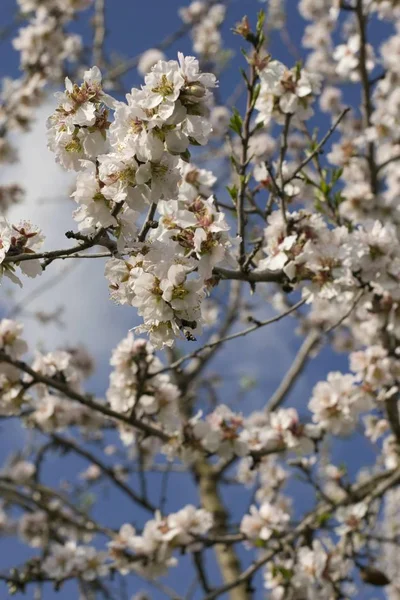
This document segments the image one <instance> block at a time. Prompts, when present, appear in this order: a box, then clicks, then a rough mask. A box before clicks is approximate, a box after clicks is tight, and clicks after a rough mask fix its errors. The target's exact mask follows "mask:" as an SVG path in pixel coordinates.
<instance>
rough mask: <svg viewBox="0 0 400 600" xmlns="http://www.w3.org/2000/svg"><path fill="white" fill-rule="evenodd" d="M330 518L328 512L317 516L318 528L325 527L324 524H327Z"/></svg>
mask: <svg viewBox="0 0 400 600" xmlns="http://www.w3.org/2000/svg"><path fill="white" fill-rule="evenodd" d="M331 518H332V515H331V513H329V512H325V513H322V514H320V515H318V519H317V523H318V525H319V526H320V527H323V526H324V525H326V523H328V521H330V520H331Z"/></svg>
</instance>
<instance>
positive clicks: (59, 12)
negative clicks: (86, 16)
mask: <svg viewBox="0 0 400 600" xmlns="http://www.w3.org/2000/svg"><path fill="white" fill-rule="evenodd" d="M91 3H92V0H81V1H79V2H76V1H75V0H66V1H65V2H64V1H63V0H46V1H45V2H42V1H30V0H18V4H19V5H20V7H21V11H22V13H24V15H26V16H28V17H29V24H28V25H27V26H26V27H23V28H21V29H20V31H19V34H18V36H17V37H16V38H15V39H14V40H13V45H14V48H15V49H16V50H18V51H19V52H20V53H21V68H22V69H23V70H24V71H26V72H27V73H31V72H35V73H41V74H42V75H43V76H44V78H45V79H47V80H48V79H50V80H56V79H59V78H60V77H61V76H62V73H63V70H62V65H63V62H64V61H65V60H66V59H68V60H76V59H77V57H78V56H79V53H80V51H81V49H82V41H81V38H80V36H79V35H76V34H72V33H69V32H67V31H66V26H67V24H68V23H69V22H70V21H71V20H72V19H73V18H74V16H75V14H76V13H77V12H78V11H80V10H84V9H86V8H88V7H89V6H90V5H91Z"/></svg>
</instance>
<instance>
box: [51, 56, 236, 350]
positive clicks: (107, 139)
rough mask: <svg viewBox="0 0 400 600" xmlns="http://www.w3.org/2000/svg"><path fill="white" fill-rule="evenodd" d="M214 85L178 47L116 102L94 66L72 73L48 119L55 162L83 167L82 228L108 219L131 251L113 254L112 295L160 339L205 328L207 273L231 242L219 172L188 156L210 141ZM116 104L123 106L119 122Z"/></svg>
mask: <svg viewBox="0 0 400 600" xmlns="http://www.w3.org/2000/svg"><path fill="white" fill-rule="evenodd" d="M215 85H216V80H215V77H214V76H213V75H211V74H207V73H201V72H200V71H199V66H198V62H197V60H196V59H194V58H192V57H186V58H184V57H183V55H181V54H180V55H179V62H177V61H168V62H166V61H158V62H157V63H156V65H154V66H153V67H152V69H151V70H150V72H149V73H148V74H147V75H146V76H145V85H144V86H142V88H141V89H132V90H131V92H130V94H127V102H126V103H124V102H117V101H114V100H113V99H112V98H110V97H109V96H108V95H107V94H105V93H104V92H103V90H102V87H101V74H100V71H99V70H98V69H97V68H96V67H93V68H92V69H91V70H90V71H87V72H86V73H85V75H84V81H83V84H82V85H81V86H77V85H73V84H72V83H71V82H70V81H69V80H67V82H66V87H67V89H66V92H65V93H64V94H61V95H60V96H59V97H58V100H59V107H58V109H57V110H56V112H55V113H54V114H53V115H52V117H50V119H49V146H50V148H51V149H52V150H53V151H54V152H55V154H56V159H57V161H58V162H59V163H60V164H61V165H62V166H63V167H64V168H66V169H69V170H76V171H78V176H77V188H76V191H75V192H74V194H73V197H74V199H75V201H76V202H77V204H78V205H79V208H78V209H77V210H76V211H75V213H74V217H75V219H76V220H77V221H78V223H79V229H80V230H81V231H82V232H84V234H86V235H88V234H94V233H97V232H98V231H99V230H100V229H103V230H105V229H107V228H108V229H109V230H110V233H111V234H112V235H113V236H115V237H116V238H117V247H118V251H119V253H120V255H121V254H126V253H128V254H129V255H130V256H129V257H128V259H126V260H124V259H121V258H115V259H112V260H111V261H110V262H109V263H108V265H107V267H106V276H107V278H108V279H109V281H110V283H111V290H112V295H113V297H114V299H116V300H118V301H119V302H122V303H127V302H129V303H130V304H132V305H133V306H136V307H137V308H138V312H139V314H140V315H141V316H143V318H144V326H143V328H142V330H144V331H149V332H150V337H151V340H152V342H153V343H154V344H155V345H156V346H157V347H160V346H162V345H164V344H168V345H171V344H172V343H173V340H174V338H175V336H176V335H179V334H180V333H181V332H183V333H184V334H185V335H186V337H189V338H190V337H193V335H194V334H195V333H196V332H197V331H200V327H201V309H200V305H201V301H202V300H203V298H204V297H205V296H206V293H207V284H206V282H207V280H209V279H210V278H211V276H212V269H213V267H214V266H215V265H216V264H218V263H220V262H221V261H223V260H224V259H225V258H226V254H227V252H228V250H229V247H230V245H231V242H230V240H229V237H228V235H227V231H228V229H229V228H228V225H227V223H226V221H225V219H224V217H223V215H222V214H221V213H219V212H218V211H217V209H216V206H215V204H214V201H213V198H212V197H211V189H210V186H212V184H213V183H214V181H215V178H214V177H213V175H212V174H211V173H208V172H206V171H203V170H197V169H196V168H195V167H194V166H191V165H188V164H187V162H186V161H187V160H188V156H189V154H188V148H189V146H190V144H196V145H203V144H205V143H206V142H207V140H208V138H209V136H210V133H211V124H210V122H209V119H208V115H209V108H208V104H209V99H210V89H211V88H213V87H214V86H215ZM109 109H113V110H114V111H115V114H114V120H113V122H112V123H111V122H110V121H109ZM146 205H148V207H149V210H148V217H147V220H146V224H145V225H143V227H142V229H141V231H139V227H138V224H137V222H138V219H139V217H140V216H141V215H143V210H144V207H145V206H146ZM156 210H158V212H159V214H160V219H159V223H157V222H156V221H154V217H155V215H156ZM157 225H158V226H157ZM154 228H155V229H154ZM149 229H153V231H152V232H151V234H150V235H149V237H148V240H147V241H146V242H145V241H144V238H145V237H146V236H147V233H148V230H149Z"/></svg>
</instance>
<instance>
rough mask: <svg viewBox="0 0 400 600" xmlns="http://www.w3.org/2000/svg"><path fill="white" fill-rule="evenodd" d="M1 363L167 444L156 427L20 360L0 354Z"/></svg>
mask: <svg viewBox="0 0 400 600" xmlns="http://www.w3.org/2000/svg"><path fill="white" fill-rule="evenodd" d="M1 362H5V363H7V364H10V365H13V366H14V367H17V369H19V370H20V371H23V372H24V373H27V374H28V375H30V376H31V377H32V378H33V380H34V381H35V382H36V383H44V384H45V385H47V386H49V387H50V388H53V389H55V390H58V391H59V392H61V393H62V394H64V395H65V396H67V397H68V398H71V400H75V401H76V402H78V403H79V404H82V405H83V406H86V407H87V408H91V409H92V410H94V411H96V412H99V413H101V414H102V415H104V416H106V417H109V418H111V419H115V420H116V421H121V422H122V423H125V424H126V425H130V426H131V427H134V428H136V429H139V430H140V431H143V433H145V434H146V435H154V436H156V437H159V438H160V439H162V440H163V441H166V442H167V441H169V439H170V438H169V435H167V434H166V433H164V432H163V431H162V430H161V429H159V428H158V427H156V426H154V425H151V424H149V423H146V422H145V421H141V420H140V419H136V418H130V417H126V416H124V415H121V414H119V413H117V412H115V411H113V410H111V409H110V408H108V407H107V406H106V405H103V404H100V403H99V402H95V401H94V400H92V399H91V397H89V396H83V395H82V394H79V393H78V392H75V390H72V389H71V388H70V387H68V386H67V385H65V384H64V383H61V382H60V381H57V380H55V379H52V378H51V377H46V376H45V375H41V374H40V373H38V372H37V371H34V370H33V369H32V368H31V367H30V366H29V365H27V364H26V363H25V362H23V361H21V360H13V359H12V358H10V357H9V356H8V355H7V354H5V353H4V352H0V363H1Z"/></svg>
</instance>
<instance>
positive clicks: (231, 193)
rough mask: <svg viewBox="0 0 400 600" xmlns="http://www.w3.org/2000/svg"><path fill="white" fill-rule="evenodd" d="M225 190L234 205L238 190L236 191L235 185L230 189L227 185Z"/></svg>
mask: <svg viewBox="0 0 400 600" xmlns="http://www.w3.org/2000/svg"><path fill="white" fill-rule="evenodd" d="M226 189H227V190H228V193H229V195H230V197H231V198H232V200H233V201H234V202H235V204H236V201H237V197H238V189H237V187H236V185H232V186H231V187H229V185H227V186H226Z"/></svg>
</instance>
